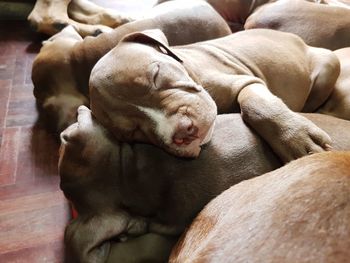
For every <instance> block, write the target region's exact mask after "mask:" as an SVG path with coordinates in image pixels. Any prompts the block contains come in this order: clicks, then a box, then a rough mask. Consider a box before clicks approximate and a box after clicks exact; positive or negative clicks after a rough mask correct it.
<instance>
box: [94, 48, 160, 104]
mask: <svg viewBox="0 0 350 263" xmlns="http://www.w3.org/2000/svg"><path fill="white" fill-rule="evenodd" d="M156 53H157V52H156V51H155V50H154V49H153V48H152V47H150V46H147V45H141V44H136V43H130V44H129V43H128V44H123V45H120V46H117V47H116V48H115V49H113V50H112V51H111V52H109V53H107V54H106V55H105V56H104V57H103V58H101V60H99V61H98V62H97V64H96V65H95V67H94V68H93V70H92V73H91V77H90V89H99V90H101V89H105V90H108V91H109V92H111V94H110V95H112V96H119V97H120V98H123V97H128V98H130V96H133V97H137V96H143V95H145V94H146V93H147V92H148V89H149V88H150V85H151V82H152V78H153V75H154V73H155V70H156V69H157V56H156Z"/></svg>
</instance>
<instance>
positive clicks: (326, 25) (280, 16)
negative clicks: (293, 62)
mask: <svg viewBox="0 0 350 263" xmlns="http://www.w3.org/2000/svg"><path fill="white" fill-rule="evenodd" d="M310 2H317V1H316V0H315V1H305V0H292V1H291V0H279V1H276V2H273V3H268V4H265V5H262V6H260V7H259V8H257V9H256V10H255V11H254V13H253V14H252V15H251V16H249V17H248V19H247V21H246V23H245V25H244V28H245V29H252V28H270V29H275V30H280V31H284V32H290V33H294V34H297V35H298V36H300V37H301V38H302V39H303V40H304V41H305V43H306V44H308V45H310V46H315V47H323V48H328V49H331V50H336V49H339V48H344V47H348V46H350V5H346V4H344V3H341V2H340V1H332V0H325V1H318V2H326V3H328V5H327V4H317V3H310ZM346 7H347V8H346ZM321 25H322V26H321Z"/></svg>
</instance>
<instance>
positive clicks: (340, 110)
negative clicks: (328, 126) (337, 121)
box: [318, 47, 350, 120]
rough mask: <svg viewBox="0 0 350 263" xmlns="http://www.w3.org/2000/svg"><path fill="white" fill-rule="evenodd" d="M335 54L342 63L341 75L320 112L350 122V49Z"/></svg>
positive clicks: (337, 51)
mask: <svg viewBox="0 0 350 263" xmlns="http://www.w3.org/2000/svg"><path fill="white" fill-rule="evenodd" d="M334 53H335V54H336V55H337V57H338V58H339V61H340V67H341V70H340V75H339V78H338V80H337V82H336V83H335V87H334V90H333V92H332V94H331V96H330V98H329V99H328V100H327V101H326V103H325V104H324V105H323V106H322V107H321V108H320V109H319V110H318V112H320V113H324V114H328V115H333V116H335V117H338V118H342V119H347V120H350V47H348V48H343V49H339V50H336V51H335V52H334Z"/></svg>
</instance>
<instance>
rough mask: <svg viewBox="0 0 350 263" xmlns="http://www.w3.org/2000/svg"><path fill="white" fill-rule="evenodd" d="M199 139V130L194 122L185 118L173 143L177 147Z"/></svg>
mask: <svg viewBox="0 0 350 263" xmlns="http://www.w3.org/2000/svg"><path fill="white" fill-rule="evenodd" d="M197 138H198V128H197V127H196V126H195V125H194V124H193V122H192V120H190V119H188V118H185V119H184V120H181V121H180V122H179V124H178V126H177V129H176V132H175V134H174V136H173V142H174V143H175V144H176V145H184V144H185V145H188V144H190V143H191V142H192V141H194V140H195V139H197Z"/></svg>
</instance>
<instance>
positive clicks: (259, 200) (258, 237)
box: [170, 152, 350, 262]
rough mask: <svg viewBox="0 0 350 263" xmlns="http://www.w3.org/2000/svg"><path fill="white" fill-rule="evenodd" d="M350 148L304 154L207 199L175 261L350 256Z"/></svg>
mask: <svg viewBox="0 0 350 263" xmlns="http://www.w3.org/2000/svg"><path fill="white" fill-rule="evenodd" d="M349 247H350V152H328V153H321V154H315V155H312V156H308V157H304V158H301V159H299V160H296V161H294V162H291V163H290V164H288V165H286V166H284V167H282V168H280V169H278V170H276V171H273V172H270V173H267V174H265V175H263V176H261V177H258V178H256V179H252V180H248V181H245V182H243V183H240V184H238V185H236V186H233V187H231V188H230V189H229V190H227V191H225V192H224V193H223V194H221V195H220V196H219V197H218V198H216V199H214V200H213V201H212V202H211V203H209V204H208V205H207V206H206V208H204V210H203V211H202V212H201V213H200V214H199V216H198V217H197V218H196V219H195V221H194V222H193V224H192V226H191V227H190V228H189V230H188V231H187V233H186V234H185V235H184V236H183V238H182V240H180V242H179V243H178V244H177V247H176V248H175V249H174V250H173V253H172V257H171V259H170V262H348V260H349V258H350V251H349Z"/></svg>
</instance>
